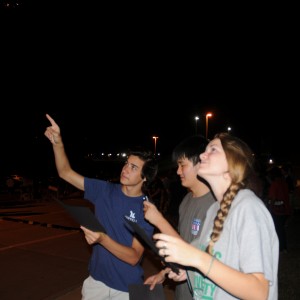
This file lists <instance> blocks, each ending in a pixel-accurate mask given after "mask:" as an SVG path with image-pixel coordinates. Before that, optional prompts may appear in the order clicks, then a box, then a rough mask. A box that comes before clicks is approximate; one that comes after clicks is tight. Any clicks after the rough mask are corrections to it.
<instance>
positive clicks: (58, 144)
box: [45, 114, 84, 190]
mask: <svg viewBox="0 0 300 300" xmlns="http://www.w3.org/2000/svg"><path fill="white" fill-rule="evenodd" d="M46 118H47V119H48V120H49V121H50V123H51V126H48V127H47V128H46V131H45V136H46V137H47V138H48V139H49V141H50V142H51V143H52V146H53V152H54V157H55V165H56V169H57V172H58V175H59V177H60V178H62V179H64V180H65V181H67V182H68V183H70V184H72V185H74V186H75V187H76V188H78V189H80V190H84V177H83V176H82V175H80V174H78V173H76V172H75V171H74V170H73V169H72V168H71V165H70V162H69V159H68V157H67V155H66V152H65V148H64V144H63V141H62V137H61V133H60V128H59V126H58V125H57V124H56V122H55V121H54V120H53V119H52V118H51V117H50V116H49V115H48V114H46Z"/></svg>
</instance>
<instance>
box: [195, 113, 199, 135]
mask: <svg viewBox="0 0 300 300" xmlns="http://www.w3.org/2000/svg"><path fill="white" fill-rule="evenodd" d="M198 120H199V117H198V116H196V117H195V121H196V135H197V122H198Z"/></svg>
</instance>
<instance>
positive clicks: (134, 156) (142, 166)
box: [45, 114, 158, 300]
mask: <svg viewBox="0 0 300 300" xmlns="http://www.w3.org/2000/svg"><path fill="white" fill-rule="evenodd" d="M46 117H47V119H48V120H49V121H50V123H51V125H50V126H49V127H47V128H46V131H45V136H46V137H47V138H48V139H49V141H50V142H51V143H52V145H53V151H54V156H55V164H56V168H57V172H58V175H59V177H60V178H62V179H64V180H65V181H67V182H69V183H70V184H72V185H73V186H75V187H76V188H77V189H79V190H82V191H84V199H87V200H89V201H90V202H91V203H92V204H93V205H94V207H95V215H96V217H97V218H98V219H99V221H100V222H101V223H102V225H103V226H104V228H105V229H106V233H103V232H93V231H91V230H89V229H87V228H85V227H82V226H81V227H80V228H81V229H82V231H83V233H84V235H85V239H86V241H87V243H88V244H89V245H92V246H93V247H92V255H91V259H90V262H89V273H90V275H89V277H88V278H86V279H85V280H84V283H83V286H82V299H83V300H89V299H98V300H104V299H115V300H128V299H129V293H128V286H129V285H130V284H134V283H140V284H142V283H143V280H144V272H143V269H142V266H141V264H140V263H141V258H142V255H143V253H144V247H143V245H142V244H141V243H140V242H139V241H138V240H137V238H135V237H134V236H133V233H132V231H130V230H129V229H128V227H127V226H126V224H125V222H126V221H125V219H124V217H125V218H127V219H129V220H130V221H133V222H137V223H138V224H139V225H140V226H141V227H142V228H143V229H144V230H145V232H146V233H147V235H148V236H152V234H153V231H154V227H153V226H152V225H151V224H149V223H148V222H147V221H145V219H144V212H143V201H144V198H145V195H146V193H147V186H148V185H149V184H150V183H151V181H152V180H153V179H154V178H155V176H156V174H157V169H158V165H157V162H156V160H155V159H154V156H153V155H152V153H151V152H150V151H145V150H141V149H137V150H132V151H131V152H130V153H129V154H128V157H127V160H126V162H125V164H124V166H123V168H122V171H121V174H120V183H112V182H109V181H103V180H99V179H93V178H88V177H84V176H82V175H80V174H78V173H77V172H75V171H74V170H73V169H72V167H71V165H70V162H69V160H68V157H67V155H66V152H65V148H64V144H63V140H62V136H61V133H60V128H59V126H58V125H57V124H56V122H55V121H54V120H53V119H52V118H51V117H50V116H49V115H48V114H47V115H46Z"/></svg>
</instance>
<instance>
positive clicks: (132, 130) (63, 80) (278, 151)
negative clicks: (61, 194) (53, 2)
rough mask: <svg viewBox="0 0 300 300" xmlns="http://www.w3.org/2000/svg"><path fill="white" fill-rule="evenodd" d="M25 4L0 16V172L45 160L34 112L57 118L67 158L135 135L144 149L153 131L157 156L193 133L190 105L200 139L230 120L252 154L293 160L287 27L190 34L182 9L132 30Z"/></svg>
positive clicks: (295, 130)
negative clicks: (176, 16) (168, 21)
mask: <svg viewBox="0 0 300 300" xmlns="http://www.w3.org/2000/svg"><path fill="white" fill-rule="evenodd" d="M27 7H28V6H27ZM35 12H36V11H34V10H33V9H32V10H27V11H26V10H24V11H22V10H20V13H15V14H14V13H8V14H7V16H8V18H1V26H2V27H1V28H2V53H1V55H2V56H1V69H0V72H1V83H0V85H1V103H2V108H1V121H0V125H1V132H2V133H1V136H2V139H1V151H0V169H1V170H0V172H1V173H2V172H5V173H6V172H18V170H19V169H22V168H24V169H26V171H28V170H29V171H31V172H42V170H46V171H47V168H49V165H52V166H53V165H54V160H53V153H52V148H51V146H50V144H49V142H48V141H47V139H46V138H45V137H44V131H45V128H46V126H48V125H49V124H48V121H47V119H46V118H45V114H46V113H49V114H50V115H51V116H52V117H53V118H54V119H55V120H56V121H57V123H58V124H59V125H60V127H61V131H62V135H63V138H64V141H65V144H66V148H67V153H68V155H69V156H70V157H71V158H72V161H73V159H74V160H76V159H77V158H78V157H80V159H81V157H82V154H83V153H86V152H89V151H91V152H93V151H96V152H97V151H122V150H123V149H127V148H128V147H131V146H133V145H136V144H142V145H145V146H147V147H149V148H151V149H152V150H154V140H153V138H152V136H154V135H155V136H158V137H159V138H158V140H157V152H160V153H161V155H162V156H166V155H169V154H170V153H171V151H172V149H173V147H174V146H175V145H176V144H177V143H178V142H180V141H181V140H182V139H183V138H185V137H187V136H189V135H192V134H195V132H196V121H195V116H199V117H200V120H199V121H198V122H197V133H198V134H199V133H200V134H205V114H206V113H207V112H211V113H213V117H212V118H210V119H209V126H208V137H209V138H212V137H213V134H214V133H216V132H220V131H226V130H227V127H228V126H230V127H231V128H232V131H231V133H232V134H234V135H237V136H239V137H240V138H242V139H244V140H245V141H246V142H247V143H248V144H249V145H250V147H251V148H252V149H253V151H254V152H255V153H257V154H259V155H264V156H266V157H267V156H270V157H272V158H273V159H274V160H275V162H276V161H278V162H280V161H291V162H293V163H295V164H299V165H300V159H299V153H300V147H299V141H298V136H299V119H300V118H299V109H298V108H297V107H298V104H297V102H299V89H298V85H299V84H298V80H297V78H296V76H295V75H294V74H295V72H296V71H295V68H296V66H295V57H296V55H295V54H296V52H297V51H295V50H296V48H295V43H296V41H295V39H290V38H289V34H292V33H291V31H283V30H277V31H276V35H275V30H274V32H272V31H268V32H266V31H264V30H266V28H260V29H259V31H258V33H259V34H256V35H254V34H253V32H252V31H250V28H244V31H243V35H239V40H238V43H237V44H236V42H237V41H236V36H235V35H230V33H231V32H232V30H233V29H234V30H236V29H237V28H236V27H231V28H230V30H229V31H226V30H225V27H226V26H225V27H224V26H222V28H219V30H218V31H215V34H214V35H210V34H208V33H207V34H204V32H203V31H202V32H201V34H200V36H201V38H199V33H198V35H195V30H192V28H193V29H196V27H195V26H192V24H191V23H192V20H190V23H189V22H188V23H186V24H185V26H184V27H183V24H181V25H180V24H179V23H178V24H177V23H172V24H174V26H173V27H170V26H160V27H159V26H155V28H154V26H153V25H154V24H153V22H154V21H153V20H151V22H150V23H147V26H145V27H143V26H142V27H143V30H141V29H142V27H141V26H140V25H141V24H140V23H139V22H138V23H137V22H133V20H131V19H130V20H127V21H126V22H122V23H118V22H115V21H116V19H118V18H117V16H116V15H114V18H112V19H109V20H107V19H105V20H104V19H103V18H102V17H103V16H104V15H105V14H107V11H105V10H101V11H98V12H99V16H98V17H97V18H94V17H89V16H90V15H89V13H88V11H84V12H82V14H78V11H77V13H76V14H75V13H73V12H72V11H69V10H61V11H58V10H56V11H55V12H54V11H51V13H49V11H46V10H40V11H39V13H35ZM118 12H120V11H118ZM83 14H84V15H83ZM109 15H110V16H112V11H111V10H110V11H109ZM142 18H143V16H142V15H141V16H140V20H142ZM159 19H160V20H161V18H159ZM148 20H149V19H148ZM155 22H156V23H155V25H158V24H157V22H158V23H159V20H157V19H156V20H155ZM145 23H146V22H145ZM176 24H177V26H176ZM189 25H191V26H190V27H189ZM198 25H199V24H198ZM158 27H159V28H158ZM198 27H199V26H198ZM198 27H197V28H198ZM280 28H282V27H280ZM185 29H186V30H185ZM227 29H228V28H227ZM251 30H254V29H253V28H251ZM247 33H248V35H247ZM250 33H251V34H250ZM266 33H267V34H266ZM212 37H213V39H210V38H212ZM272 38H274V41H275V38H276V45H275V44H273V43H272V42H271V40H272ZM208 39H210V40H209V42H208ZM283 41H284V43H280V42H283ZM282 45H284V47H283V46H282ZM24 165H25V167H24Z"/></svg>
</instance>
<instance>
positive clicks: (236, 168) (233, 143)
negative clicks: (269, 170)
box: [206, 133, 254, 255]
mask: <svg viewBox="0 0 300 300" xmlns="http://www.w3.org/2000/svg"><path fill="white" fill-rule="evenodd" d="M214 138H215V139H219V140H220V141H221V145H222V147H223V150H224V152H225V155H226V159H227V163H228V172H229V175H230V178H231V184H230V186H229V187H228V189H227V190H226V192H225V193H224V195H223V199H222V201H221V202H220V209H219V210H218V212H217V216H216V217H215V220H214V227H213V231H212V233H211V236H210V241H209V244H208V246H207V248H206V252H208V253H210V254H211V255H213V246H214V244H215V243H216V242H217V241H218V240H219V238H220V235H221V233H222V231H223V226H224V222H225V219H226V218H227V216H228V213H229V210H230V207H231V204H232V201H233V200H234V198H235V196H236V195H237V193H238V191H239V190H240V189H244V188H249V187H251V182H252V181H251V180H252V179H253V174H254V170H253V165H254V155H253V152H252V151H251V149H250V148H249V146H248V145H247V144H246V143H245V142H243V141H242V140H240V139H239V138H237V137H234V136H232V135H230V134H229V133H219V134H216V135H215V136H214Z"/></svg>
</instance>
